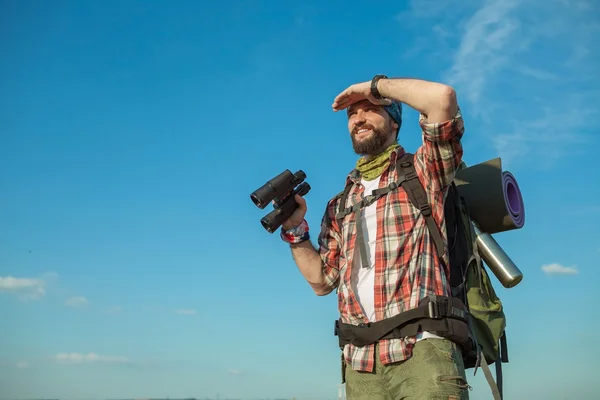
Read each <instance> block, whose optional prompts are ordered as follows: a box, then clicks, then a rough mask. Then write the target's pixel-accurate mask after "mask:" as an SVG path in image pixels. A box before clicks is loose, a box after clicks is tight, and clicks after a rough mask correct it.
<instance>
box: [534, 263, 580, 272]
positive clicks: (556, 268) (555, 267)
mask: <svg viewBox="0 0 600 400" xmlns="http://www.w3.org/2000/svg"><path fill="white" fill-rule="evenodd" d="M542 271H544V272H545V273H546V274H548V275H575V274H578V273H579V271H578V270H577V268H576V267H575V266H573V267H565V266H563V265H560V264H556V263H555V264H546V265H542Z"/></svg>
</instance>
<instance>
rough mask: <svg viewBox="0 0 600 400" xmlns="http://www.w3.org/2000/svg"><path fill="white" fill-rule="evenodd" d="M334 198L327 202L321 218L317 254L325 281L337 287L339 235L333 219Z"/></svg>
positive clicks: (332, 286)
mask: <svg viewBox="0 0 600 400" xmlns="http://www.w3.org/2000/svg"><path fill="white" fill-rule="evenodd" d="M335 204H336V201H335V200H331V201H330V202H329V203H328V204H327V208H326V210H325V213H324V215H323V218H322V220H321V232H320V233H319V238H318V243H319V254H320V256H321V260H322V262H323V274H324V276H325V283H326V284H327V285H328V286H329V287H330V288H331V289H335V288H337V286H338V284H339V279H340V270H339V259H340V254H341V235H340V230H339V228H338V225H337V223H336V221H335Z"/></svg>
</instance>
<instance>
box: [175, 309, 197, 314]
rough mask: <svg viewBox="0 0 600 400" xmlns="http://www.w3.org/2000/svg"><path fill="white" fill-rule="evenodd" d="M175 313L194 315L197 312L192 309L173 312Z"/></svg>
mask: <svg viewBox="0 0 600 400" xmlns="http://www.w3.org/2000/svg"><path fill="white" fill-rule="evenodd" d="M175 313H177V314H179V315H196V314H197V311H196V310H192V309H179V310H175Z"/></svg>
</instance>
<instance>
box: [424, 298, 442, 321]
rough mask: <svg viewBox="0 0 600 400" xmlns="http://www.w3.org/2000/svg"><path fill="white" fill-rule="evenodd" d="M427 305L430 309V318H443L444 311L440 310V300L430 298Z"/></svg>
mask: <svg viewBox="0 0 600 400" xmlns="http://www.w3.org/2000/svg"><path fill="white" fill-rule="evenodd" d="M427 307H428V311H429V318H431V319H441V318H442V313H441V312H440V305H439V303H438V302H436V301H434V300H431V299H430V300H429V303H428V304H427Z"/></svg>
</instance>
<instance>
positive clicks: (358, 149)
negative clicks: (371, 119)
mask: <svg viewBox="0 0 600 400" xmlns="http://www.w3.org/2000/svg"><path fill="white" fill-rule="evenodd" d="M362 128H367V129H371V132H372V133H371V135H370V136H369V137H365V138H361V139H360V140H358V139H357V138H356V134H357V132H358V130H359V129H362ZM389 135H390V132H388V131H387V130H381V129H375V128H374V127H373V126H371V125H363V126H360V127H357V128H356V129H355V130H354V132H352V135H351V138H352V147H353V148H354V152H355V153H356V154H358V155H361V156H370V155H377V154H379V152H381V151H382V150H383V146H385V144H386V142H387V141H388V139H389Z"/></svg>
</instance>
